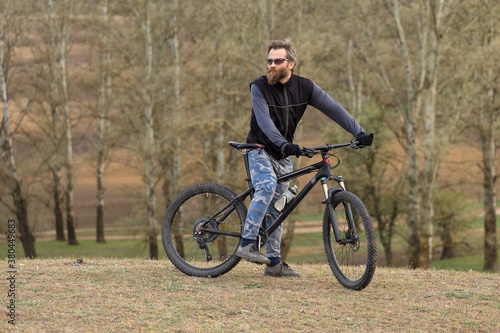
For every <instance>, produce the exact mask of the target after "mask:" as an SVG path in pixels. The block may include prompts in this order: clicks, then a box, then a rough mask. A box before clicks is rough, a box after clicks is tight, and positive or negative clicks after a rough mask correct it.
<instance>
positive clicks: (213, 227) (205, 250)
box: [161, 183, 246, 277]
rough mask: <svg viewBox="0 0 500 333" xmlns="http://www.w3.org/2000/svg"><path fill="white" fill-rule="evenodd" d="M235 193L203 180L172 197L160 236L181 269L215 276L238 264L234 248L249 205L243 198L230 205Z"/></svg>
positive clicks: (185, 271) (206, 275)
mask: <svg viewBox="0 0 500 333" xmlns="http://www.w3.org/2000/svg"><path fill="white" fill-rule="evenodd" d="M234 197H236V194H235V193H234V192H233V191H231V190H230V189H229V188H227V187H225V186H222V185H219V184H214V183H203V184H197V185H193V186H191V187H188V188H187V189H185V190H184V191H182V192H181V193H179V195H178V196H177V197H176V198H175V199H174V200H173V201H172V203H171V204H170V206H169V207H168V209H167V212H166V213H165V217H164V219H163V224H162V228H161V236H162V237H161V238H162V242H163V247H164V249H165V252H166V254H167V256H168V258H169V259H170V261H171V262H172V263H173V264H174V265H175V267H177V268H178V269H179V270H180V271H182V272H184V273H185V274H187V275H191V276H198V277H216V276H219V275H222V274H224V273H227V272H229V271H230V270H231V269H232V268H233V267H234V266H236V265H237V264H238V262H239V261H240V258H239V257H237V256H236V255H235V254H234V252H236V249H237V248H238V246H239V244H240V238H241V232H242V231H243V226H244V223H245V218H246V207H245V205H244V203H243V202H242V201H241V200H238V201H236V202H234V203H233V204H232V205H227V204H228V203H229V202H230V201H231V200H232V199H233V198H234ZM226 205H227V207H226V208H225V209H223V208H224V207H225V206H226ZM216 213H217V215H215V214H216Z"/></svg>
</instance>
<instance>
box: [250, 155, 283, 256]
mask: <svg viewBox="0 0 500 333" xmlns="http://www.w3.org/2000/svg"><path fill="white" fill-rule="evenodd" d="M248 161H249V167H250V177H251V178H252V185H253V187H254V189H255V194H254V196H253V199H252V201H251V202H250V206H249V207H248V214H247V218H246V221H245V228H244V230H243V238H246V239H256V238H257V236H258V235H259V227H260V225H261V223H262V221H263V220H264V219H266V226H267V227H268V226H270V225H271V224H272V222H273V221H272V220H270V219H269V218H266V214H270V215H271V216H273V217H276V216H277V215H278V213H279V212H278V211H277V210H276V208H274V204H275V203H276V201H277V200H278V199H279V197H280V196H281V195H283V193H285V191H286V190H287V189H288V185H289V184H290V182H289V181H287V182H283V183H279V184H278V183H277V179H278V177H279V176H281V175H284V174H286V173H289V172H291V171H292V170H293V163H292V158H291V157H287V158H285V159H283V160H280V161H278V160H276V159H274V158H273V157H272V156H270V155H269V154H268V153H266V152H265V151H264V150H263V149H254V150H252V151H250V152H249V153H248ZM273 220H274V219H273ZM282 229H283V226H282V225H280V226H279V227H278V229H276V231H275V232H273V233H272V234H271V235H269V238H268V240H267V243H266V257H268V258H273V257H280V253H281V251H280V247H281V232H282Z"/></svg>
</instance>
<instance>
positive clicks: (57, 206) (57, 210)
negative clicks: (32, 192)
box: [50, 152, 66, 241]
mask: <svg viewBox="0 0 500 333" xmlns="http://www.w3.org/2000/svg"><path fill="white" fill-rule="evenodd" d="M53 154H55V152H54V153H53ZM52 159H53V160H55V159H56V156H55V155H54V156H53V157H52ZM50 169H51V172H52V194H53V198H54V216H55V219H56V240H57V241H65V240H66V235H65V234H64V218H63V214H62V209H61V189H60V186H61V171H60V168H59V166H58V165H57V163H56V162H55V161H53V162H52V165H51V167H50Z"/></svg>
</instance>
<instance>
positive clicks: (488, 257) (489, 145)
mask: <svg viewBox="0 0 500 333" xmlns="http://www.w3.org/2000/svg"><path fill="white" fill-rule="evenodd" d="M488 94H489V96H488V97H489V98H490V100H491V101H492V102H493V101H494V100H495V94H496V92H495V91H494V89H493V88H491V89H490V90H489V91H488ZM496 112H498V111H494V110H493V108H490V110H489V111H488V112H487V115H486V118H487V119H485V120H486V121H484V122H483V126H484V127H485V130H484V135H482V136H481V147H482V151H483V179H484V183H483V184H484V185H483V187H484V269H485V270H490V271H498V270H499V269H500V268H499V264H498V240H497V230H496V208H495V201H496V187H495V183H496V180H497V177H498V175H497V174H496V140H495V130H496V128H498V126H496V124H497V123H498V115H497V116H496V117H497V119H495V113H496Z"/></svg>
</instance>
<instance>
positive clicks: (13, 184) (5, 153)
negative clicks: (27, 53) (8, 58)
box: [0, 26, 37, 258]
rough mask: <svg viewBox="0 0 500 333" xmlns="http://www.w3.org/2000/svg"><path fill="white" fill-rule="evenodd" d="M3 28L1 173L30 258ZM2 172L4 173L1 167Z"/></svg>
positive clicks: (0, 48)
mask: <svg viewBox="0 0 500 333" xmlns="http://www.w3.org/2000/svg"><path fill="white" fill-rule="evenodd" d="M3 28H4V27H2V26H0V94H1V98H2V109H3V118H2V122H1V123H0V149H1V150H0V156H1V157H2V159H3V161H4V163H5V165H6V170H5V174H4V175H2V174H0V178H5V179H6V180H7V184H8V187H9V191H10V195H11V196H12V200H13V202H14V207H15V211H16V217H17V221H16V222H17V223H16V224H17V225H18V226H19V229H18V231H19V234H20V239H21V242H22V244H23V249H24V253H25V256H26V257H28V258H36V257H37V254H36V251H35V238H34V237H33V233H32V232H31V229H30V226H29V223H28V203H27V200H26V198H25V197H24V196H23V194H22V189H21V181H20V180H19V177H18V175H17V167H16V160H15V156H14V148H13V146H12V135H11V132H10V112H9V104H8V95H7V84H6V80H5V76H4V68H5V67H7V64H6V63H5V59H4V45H5V33H4V31H3ZM0 172H1V173H3V172H2V170H1V169H0Z"/></svg>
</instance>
